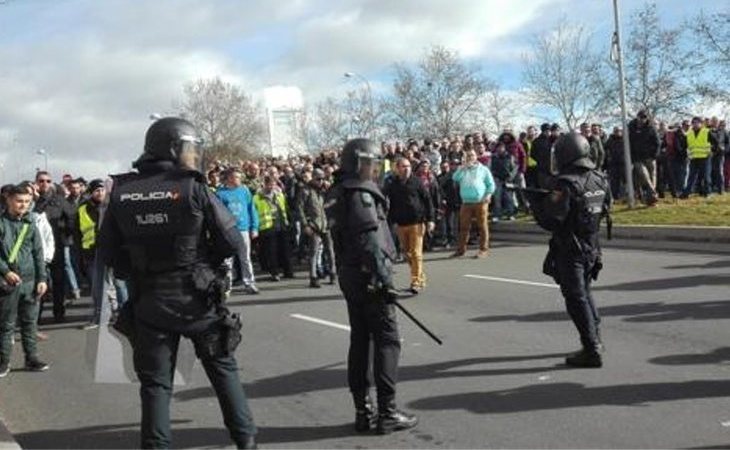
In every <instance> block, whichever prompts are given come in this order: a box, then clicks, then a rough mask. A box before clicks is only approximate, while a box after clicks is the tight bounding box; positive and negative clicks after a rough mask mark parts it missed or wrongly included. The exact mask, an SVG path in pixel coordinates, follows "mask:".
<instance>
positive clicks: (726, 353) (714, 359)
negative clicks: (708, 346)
mask: <svg viewBox="0 0 730 450" xmlns="http://www.w3.org/2000/svg"><path fill="white" fill-rule="evenodd" d="M649 362H650V363H652V364H660V365H667V366H683V365H693V364H723V363H730V347H720V348H716V349H715V350H713V351H711V352H710V353H690V354H686V355H669V356H659V357H657V358H652V359H650V360H649Z"/></svg>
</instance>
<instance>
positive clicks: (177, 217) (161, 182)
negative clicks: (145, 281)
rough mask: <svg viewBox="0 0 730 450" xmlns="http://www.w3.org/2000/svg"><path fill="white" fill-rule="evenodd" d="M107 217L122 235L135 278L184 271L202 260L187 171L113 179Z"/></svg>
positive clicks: (199, 229)
mask: <svg viewBox="0 0 730 450" xmlns="http://www.w3.org/2000/svg"><path fill="white" fill-rule="evenodd" d="M114 180H115V182H114V190H113V191H112V194H111V200H110V203H109V212H108V214H113V215H114V218H115V219H116V222H117V223H118V225H119V228H120V232H121V234H122V235H123V236H124V241H125V247H126V248H127V250H128V252H129V255H130V258H131V261H132V265H133V266H134V269H135V270H136V271H137V272H140V273H143V274H144V273H160V272H167V271H172V270H175V269H182V268H188V267H190V266H192V264H194V263H196V262H198V261H200V260H202V259H204V257H205V249H203V248H202V247H201V244H202V234H203V214H202V212H201V211H200V210H199V209H198V207H197V206H196V201H197V200H198V199H195V198H194V195H193V189H194V187H195V185H196V184H197V183H199V181H197V180H196V179H195V178H194V174H193V172H189V171H183V170H171V171H163V172H158V173H154V174H136V173H131V174H126V175H122V176H116V177H114Z"/></svg>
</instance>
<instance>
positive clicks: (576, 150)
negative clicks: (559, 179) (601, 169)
mask: <svg viewBox="0 0 730 450" xmlns="http://www.w3.org/2000/svg"><path fill="white" fill-rule="evenodd" d="M590 153H591V145H590V144H589V143H588V139H586V138H585V137H583V136H582V135H580V134H578V133H575V132H570V133H567V134H564V135H562V136H560V137H559V138H558V140H557V141H555V150H554V151H553V157H554V159H555V165H554V168H555V169H557V171H559V172H563V171H565V169H567V168H568V166H575V167H585V168H586V169H595V168H596V165H595V164H594V163H593V161H591V159H590V157H589V155H590Z"/></svg>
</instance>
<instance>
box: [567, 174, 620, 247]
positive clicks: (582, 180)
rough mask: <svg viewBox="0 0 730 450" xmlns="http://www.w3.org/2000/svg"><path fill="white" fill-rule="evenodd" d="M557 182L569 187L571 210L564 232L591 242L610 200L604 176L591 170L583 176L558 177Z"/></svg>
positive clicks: (568, 175) (596, 233)
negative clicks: (561, 181) (564, 183)
mask: <svg viewBox="0 0 730 450" xmlns="http://www.w3.org/2000/svg"><path fill="white" fill-rule="evenodd" d="M558 180H563V181H566V182H567V183H568V184H569V185H570V195H571V208H570V214H569V216H568V218H567V220H566V223H565V226H566V228H567V230H566V231H569V232H571V233H573V234H575V235H576V236H578V237H579V238H581V239H583V240H586V241H593V240H594V239H595V238H596V236H597V235H598V231H599V229H600V223H601V217H602V216H603V215H604V214H606V213H607V205H608V203H609V199H610V197H609V195H610V194H609V187H608V182H607V181H606V176H605V175H603V174H601V173H599V172H598V171H595V170H591V171H589V172H586V173H584V174H564V175H560V176H559V177H558Z"/></svg>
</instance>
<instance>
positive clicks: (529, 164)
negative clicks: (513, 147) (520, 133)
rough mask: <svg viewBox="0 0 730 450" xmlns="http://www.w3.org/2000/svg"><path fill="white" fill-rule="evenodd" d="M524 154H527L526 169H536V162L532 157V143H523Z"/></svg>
mask: <svg viewBox="0 0 730 450" xmlns="http://www.w3.org/2000/svg"><path fill="white" fill-rule="evenodd" d="M525 144H526V145H525V153H527V167H537V161H535V159H534V158H533V157H532V141H525Z"/></svg>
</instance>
